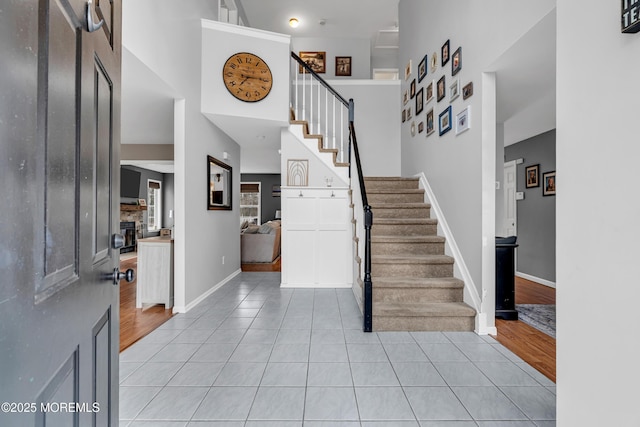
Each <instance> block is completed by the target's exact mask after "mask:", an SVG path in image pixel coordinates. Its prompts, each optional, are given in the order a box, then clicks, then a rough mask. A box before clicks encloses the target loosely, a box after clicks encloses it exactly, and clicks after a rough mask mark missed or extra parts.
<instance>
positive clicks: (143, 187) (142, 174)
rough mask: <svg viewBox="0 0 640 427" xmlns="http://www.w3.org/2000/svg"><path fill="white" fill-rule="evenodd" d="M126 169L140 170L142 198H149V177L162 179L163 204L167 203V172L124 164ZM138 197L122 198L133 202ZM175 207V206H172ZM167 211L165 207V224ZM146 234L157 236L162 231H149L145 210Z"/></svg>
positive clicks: (123, 200)
mask: <svg viewBox="0 0 640 427" xmlns="http://www.w3.org/2000/svg"><path fill="white" fill-rule="evenodd" d="M122 167H123V168H124V169H131V170H134V171H138V172H140V190H139V194H140V198H141V199H145V200H147V180H149V179H153V180H155V181H160V182H161V183H162V204H163V206H166V205H167V199H168V197H167V196H166V195H167V193H166V189H165V176H166V175H165V174H163V173H160V172H156V171H152V170H149V169H143V168H139V167H136V166H122ZM137 200H138V199H134V198H131V197H122V198H121V199H120V202H121V203H131V202H136V201H137ZM170 203H171V206H173V184H172V185H171V202H170ZM172 209H173V207H172ZM165 215H167V214H166V211H165V210H164V207H163V212H162V216H163V217H162V222H163V226H166V225H165V224H166V222H167V221H166V217H165ZM143 222H144V236H145V237H148V236H157V235H159V234H160V233H159V232H148V231H147V212H146V211H145V212H144V219H143Z"/></svg>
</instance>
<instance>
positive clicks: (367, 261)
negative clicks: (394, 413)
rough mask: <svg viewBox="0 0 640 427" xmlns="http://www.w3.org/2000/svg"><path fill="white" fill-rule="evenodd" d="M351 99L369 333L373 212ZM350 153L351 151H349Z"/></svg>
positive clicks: (365, 322) (365, 316) (365, 325)
mask: <svg viewBox="0 0 640 427" xmlns="http://www.w3.org/2000/svg"><path fill="white" fill-rule="evenodd" d="M353 107H354V104H353V99H350V100H349V142H350V143H352V144H353V153H354V155H355V158H356V168H357V169H358V181H359V183H360V195H361V196H362V208H363V210H364V281H363V282H364V284H363V286H364V295H363V298H362V305H363V308H362V311H363V330H364V331H365V332H371V331H372V330H373V284H372V281H371V226H372V225H373V211H372V210H371V206H370V205H369V201H368V199H367V189H366V187H365V185H364V175H363V173H362V164H361V162H360V151H359V150H358V138H357V137H356V128H355V126H354V125H353V122H354V120H353V111H354V108H353ZM349 152H351V150H349Z"/></svg>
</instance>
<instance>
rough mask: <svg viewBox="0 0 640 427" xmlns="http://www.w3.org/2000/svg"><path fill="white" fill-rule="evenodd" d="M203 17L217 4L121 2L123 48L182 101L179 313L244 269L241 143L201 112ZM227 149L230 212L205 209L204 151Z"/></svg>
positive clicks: (178, 185) (178, 154) (210, 16)
mask: <svg viewBox="0 0 640 427" xmlns="http://www.w3.org/2000/svg"><path fill="white" fill-rule="evenodd" d="M201 18H207V19H215V18H216V7H215V5H214V4H212V3H211V2H210V1H207V0H189V1H182V2H174V1H172V0H156V1H151V0H137V1H134V2H124V4H123V45H124V46H125V47H126V48H127V49H128V50H129V51H130V52H131V53H132V54H133V55H135V56H136V57H137V58H138V59H139V60H140V61H142V62H143V63H144V64H145V65H146V66H147V67H149V68H150V69H151V70H153V72H154V73H155V74H157V75H158V76H159V77H160V78H161V79H162V80H163V81H164V82H166V83H167V84H168V85H169V86H171V87H172V89H174V90H175V93H176V96H177V97H180V98H183V99H184V101H183V104H181V106H180V108H179V110H180V111H184V113H183V114H182V115H183V124H178V122H176V126H175V127H174V131H175V132H176V136H175V148H174V150H175V184H176V186H175V200H176V206H175V241H176V246H175V267H176V270H175V272H176V273H175V292H176V295H175V303H176V309H178V310H183V309H184V308H185V307H187V306H189V305H190V304H192V303H193V302H194V301H196V300H197V299H198V298H199V297H201V296H202V295H203V294H206V293H207V292H209V291H210V290H211V289H213V288H214V286H215V285H216V284H218V283H220V282H222V281H223V280H224V279H225V278H227V277H229V276H231V275H233V274H235V272H237V271H238V270H239V268H240V234H239V232H238V231H239V226H238V224H239V201H238V200H239V199H238V194H239V188H240V184H239V183H240V147H239V146H238V144H236V143H235V142H234V141H233V140H231V139H230V138H229V137H228V136H227V135H226V134H224V133H223V132H222V131H221V130H220V129H218V128H216V127H215V126H214V125H213V124H212V123H211V122H210V121H209V120H207V119H206V118H205V117H204V116H203V115H202V114H201V112H200V92H201V91H200V82H201V79H200V75H201V66H200V64H201V55H202V49H201V26H200V19H201ZM176 111H178V110H176ZM224 151H226V152H228V153H229V160H228V161H227V163H228V164H230V165H231V167H232V168H233V195H234V196H233V211H208V210H207V209H206V199H205V194H206V191H207V183H206V180H205V176H206V172H205V170H206V169H205V167H206V160H207V155H211V156H213V157H216V158H218V159H222V153H223V152H224ZM221 242H222V243H221ZM223 256H224V257H225V263H224V264H223V263H222V257H223Z"/></svg>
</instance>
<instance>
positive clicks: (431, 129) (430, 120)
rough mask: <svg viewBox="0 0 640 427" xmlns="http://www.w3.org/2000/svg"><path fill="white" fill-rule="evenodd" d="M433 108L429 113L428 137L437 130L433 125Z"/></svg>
mask: <svg viewBox="0 0 640 427" xmlns="http://www.w3.org/2000/svg"><path fill="white" fill-rule="evenodd" d="M433 123H434V122H433V108H432V109H430V110H429V111H427V136H429V135H431V134H432V133H433V131H434V130H435V127H434V124H433Z"/></svg>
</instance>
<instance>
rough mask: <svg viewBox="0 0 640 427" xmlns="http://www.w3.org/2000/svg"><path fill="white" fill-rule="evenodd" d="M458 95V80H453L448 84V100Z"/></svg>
mask: <svg viewBox="0 0 640 427" xmlns="http://www.w3.org/2000/svg"><path fill="white" fill-rule="evenodd" d="M459 96H460V81H459V80H455V81H454V82H453V83H451V86H449V102H451V101H453V100H454V99H456V98H457V97H459Z"/></svg>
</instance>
